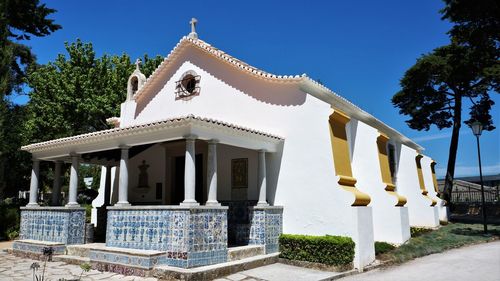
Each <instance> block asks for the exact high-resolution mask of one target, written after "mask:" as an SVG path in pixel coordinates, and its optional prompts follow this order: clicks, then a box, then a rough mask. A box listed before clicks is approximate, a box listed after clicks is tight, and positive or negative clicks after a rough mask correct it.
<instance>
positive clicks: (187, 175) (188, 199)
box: [181, 135, 199, 205]
mask: <svg viewBox="0 0 500 281" xmlns="http://www.w3.org/2000/svg"><path fill="white" fill-rule="evenodd" d="M195 141H196V136H192V135H191V136H188V137H186V161H185V168H184V201H183V202H182V203H181V205H199V203H198V202H196V199H195V198H196V197H195V190H196V163H195V149H194V146H195Z"/></svg>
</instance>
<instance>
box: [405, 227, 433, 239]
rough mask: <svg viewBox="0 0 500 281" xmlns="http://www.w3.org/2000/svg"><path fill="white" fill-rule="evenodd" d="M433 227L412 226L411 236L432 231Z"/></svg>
mask: <svg viewBox="0 0 500 281" xmlns="http://www.w3.org/2000/svg"><path fill="white" fill-rule="evenodd" d="M431 231H432V229H430V228H425V227H413V226H412V227H410V235H411V237H418V236H420V235H422V234H424V233H427V232H431Z"/></svg>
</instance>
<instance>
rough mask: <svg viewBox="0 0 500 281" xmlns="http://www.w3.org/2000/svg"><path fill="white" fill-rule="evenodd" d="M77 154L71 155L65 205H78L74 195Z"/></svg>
mask: <svg viewBox="0 0 500 281" xmlns="http://www.w3.org/2000/svg"><path fill="white" fill-rule="evenodd" d="M78 165H79V163H78V155H77V154H72V155H71V172H70V175H69V196H68V198H69V199H68V204H66V207H80V205H79V204H78V203H77V202H76V195H77V192H78Z"/></svg>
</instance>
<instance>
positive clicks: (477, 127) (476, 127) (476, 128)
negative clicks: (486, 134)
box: [470, 121, 488, 234]
mask: <svg viewBox="0 0 500 281" xmlns="http://www.w3.org/2000/svg"><path fill="white" fill-rule="evenodd" d="M470 127H471V129H472V133H473V134H474V135H475V136H476V140H477V157H478V159H479V179H480V180H481V209H482V213H483V227H484V233H485V234H486V233H488V226H487V225H486V206H485V203H484V186H483V170H482V167H481V150H480V148H479V137H480V136H481V133H482V132H483V124H482V123H481V122H479V121H474V122H473V123H472V124H471V125H470Z"/></svg>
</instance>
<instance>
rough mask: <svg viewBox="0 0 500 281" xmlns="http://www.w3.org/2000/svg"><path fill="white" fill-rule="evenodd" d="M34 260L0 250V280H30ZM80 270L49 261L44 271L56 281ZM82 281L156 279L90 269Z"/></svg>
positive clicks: (74, 275) (73, 274)
mask: <svg viewBox="0 0 500 281" xmlns="http://www.w3.org/2000/svg"><path fill="white" fill-rule="evenodd" d="M33 262H35V260H30V259H23V258H19V257H16V256H14V255H10V254H8V253H6V252H4V251H0V280H1V281H31V280H32V271H31V269H30V266H31V264H32V263H33ZM36 262H38V263H39V264H40V269H39V270H38V273H39V274H41V269H42V268H41V267H42V266H43V262H41V261H36ZM81 273H82V270H81V269H80V266H78V265H71V264H66V263H63V262H49V263H47V269H46V272H45V280H50V281H57V280H59V279H61V278H65V279H74V278H78V277H79V276H80V274H81ZM81 280H82V281H95V280H122V281H130V280H137V281H139V280H140V281H156V280H157V279H156V278H140V277H136V276H123V275H120V274H116V273H110V272H99V271H97V270H91V271H89V272H85V273H83V275H82V279H81Z"/></svg>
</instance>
